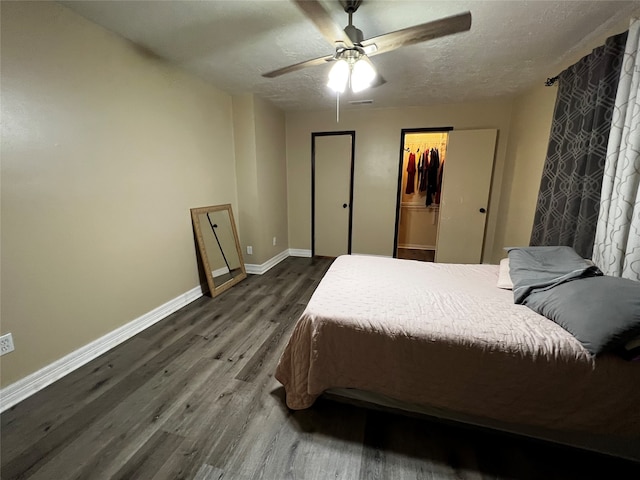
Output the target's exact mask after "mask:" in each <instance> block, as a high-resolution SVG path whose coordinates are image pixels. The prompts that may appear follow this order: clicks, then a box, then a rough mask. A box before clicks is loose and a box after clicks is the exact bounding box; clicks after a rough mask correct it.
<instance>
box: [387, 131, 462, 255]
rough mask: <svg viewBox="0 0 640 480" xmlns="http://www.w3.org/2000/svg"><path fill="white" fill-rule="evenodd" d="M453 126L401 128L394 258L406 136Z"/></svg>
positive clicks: (398, 226) (398, 223) (395, 246)
mask: <svg viewBox="0 0 640 480" xmlns="http://www.w3.org/2000/svg"><path fill="white" fill-rule="evenodd" d="M451 130H453V127H428V128H403V129H402V130H400V160H399V164H398V191H397V192H396V225H395V230H394V232H393V254H392V257H393V258H398V230H399V229H400V207H401V204H402V167H403V166H404V137H405V135H406V134H407V133H438V132H450V131H451Z"/></svg>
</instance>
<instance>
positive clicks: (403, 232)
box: [394, 127, 452, 262]
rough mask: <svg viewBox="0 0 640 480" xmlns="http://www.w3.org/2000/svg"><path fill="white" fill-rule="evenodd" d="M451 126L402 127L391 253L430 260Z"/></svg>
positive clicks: (435, 233)
mask: <svg viewBox="0 0 640 480" xmlns="http://www.w3.org/2000/svg"><path fill="white" fill-rule="evenodd" d="M451 130H452V128H451V127H444V128H437V129H404V130H402V136H401V151H400V167H399V171H398V201H397V206H396V232H395V242H394V256H395V257H397V258H404V259H410V260H421V261H425V262H433V261H434V260H435V256H436V250H437V239H438V224H439V217H440V197H441V193H442V185H443V183H442V182H443V173H444V168H446V167H445V165H446V156H447V143H448V139H449V131H451Z"/></svg>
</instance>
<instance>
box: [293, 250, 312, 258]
mask: <svg viewBox="0 0 640 480" xmlns="http://www.w3.org/2000/svg"><path fill="white" fill-rule="evenodd" d="M289 255H290V256H292V257H308V258H311V250H305V249H302V248H290V249H289Z"/></svg>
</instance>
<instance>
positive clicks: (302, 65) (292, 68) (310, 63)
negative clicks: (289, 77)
mask: <svg viewBox="0 0 640 480" xmlns="http://www.w3.org/2000/svg"><path fill="white" fill-rule="evenodd" d="M332 60H334V58H333V55H327V56H325V57H319V58H314V59H311V60H305V61H304V62H300V63H296V64H294V65H289V66H288V67H282V68H279V69H277V70H274V71H272V72H267V73H263V74H262V76H263V77H266V78H274V77H279V76H280V75H284V74H285V73H290V72H295V71H297V70H302V69H303V68H307V67H314V66H316V65H324V64H325V63H327V62H330V61H332Z"/></svg>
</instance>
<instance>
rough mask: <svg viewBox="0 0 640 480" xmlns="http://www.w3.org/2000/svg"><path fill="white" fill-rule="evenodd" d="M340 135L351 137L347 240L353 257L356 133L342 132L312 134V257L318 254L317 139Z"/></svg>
mask: <svg viewBox="0 0 640 480" xmlns="http://www.w3.org/2000/svg"><path fill="white" fill-rule="evenodd" d="M338 135H350V136H351V166H350V171H349V177H350V178H349V205H348V208H349V229H348V234H347V235H348V238H347V253H348V254H349V255H351V232H352V225H353V169H354V160H355V156H356V131H355V130H340V131H335V132H311V256H312V257H313V256H315V254H316V137H330V136H338Z"/></svg>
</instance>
